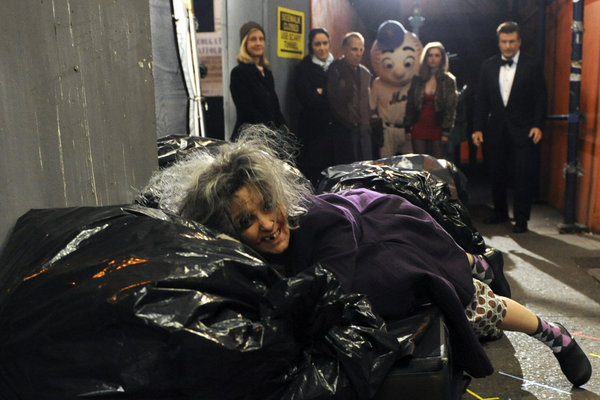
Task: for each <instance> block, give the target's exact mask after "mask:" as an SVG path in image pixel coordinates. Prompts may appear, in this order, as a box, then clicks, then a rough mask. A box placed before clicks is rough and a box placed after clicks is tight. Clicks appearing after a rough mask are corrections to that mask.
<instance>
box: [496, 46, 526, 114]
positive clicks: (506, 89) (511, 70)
mask: <svg viewBox="0 0 600 400" xmlns="http://www.w3.org/2000/svg"><path fill="white" fill-rule="evenodd" d="M520 54H521V52H520V51H519V52H518V53H517V54H516V55H515V56H514V57H513V58H512V60H513V63H512V65H511V66H509V65H508V64H506V65H503V66H501V67H500V74H498V83H499V84H500V94H501V95H502V101H503V102H504V107H506V105H507V104H508V98H509V97H510V89H511V88H512V84H513V81H514V80H515V73H516V72H517V63H518V62H519V55H520ZM502 59H503V60H506V58H504V57H502Z"/></svg>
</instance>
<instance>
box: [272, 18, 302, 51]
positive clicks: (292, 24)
mask: <svg viewBox="0 0 600 400" xmlns="http://www.w3.org/2000/svg"><path fill="white" fill-rule="evenodd" d="M277 57H280V58H299V59H301V58H302V57H304V13H303V12H300V11H296V10H290V9H289V8H284V7H277Z"/></svg>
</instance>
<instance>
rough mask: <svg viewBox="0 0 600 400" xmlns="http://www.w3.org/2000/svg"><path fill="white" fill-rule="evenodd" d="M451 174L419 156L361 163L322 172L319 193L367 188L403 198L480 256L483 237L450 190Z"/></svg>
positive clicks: (446, 166)
mask: <svg viewBox="0 0 600 400" xmlns="http://www.w3.org/2000/svg"><path fill="white" fill-rule="evenodd" d="M453 171H454V169H453V168H452V166H451V163H450V162H447V161H446V162H444V163H440V162H438V160H437V159H435V158H434V157H431V156H428V155H421V154H408V155H402V156H396V157H390V158H385V159H381V160H375V161H361V162H356V163H352V164H344V165H336V166H333V167H330V168H328V169H326V170H325V171H323V173H322V174H323V178H322V179H321V181H320V182H319V186H318V192H319V193H324V192H333V193H341V192H344V191H346V190H349V189H357V188H366V189H371V190H374V191H376V192H380V193H390V194H396V195H399V196H402V197H404V198H405V199H407V200H409V201H410V202H411V203H413V204H415V205H417V206H419V207H421V208H423V209H424V210H425V211H427V212H428V213H429V214H431V216H432V217H433V218H434V219H435V220H436V221H437V222H438V223H439V224H440V225H441V226H442V227H443V228H444V229H445V230H446V231H447V232H448V233H449V234H450V235H451V236H452V237H453V238H454V240H455V241H456V243H458V244H459V245H460V246H461V247H462V248H463V249H465V251H467V252H469V253H475V254H482V253H483V252H484V251H485V247H486V245H485V241H484V239H483V236H482V235H481V233H480V232H479V231H477V230H476V229H475V228H474V227H473V224H472V222H471V217H470V215H469V212H468V210H467V208H466V207H465V205H464V204H463V203H462V201H461V200H459V199H458V198H457V195H453V192H452V191H451V189H450V188H454V189H453V190H457V189H456V183H455V179H454V177H453ZM459 187H462V183H461V185H459Z"/></svg>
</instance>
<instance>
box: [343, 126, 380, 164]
mask: <svg viewBox="0 0 600 400" xmlns="http://www.w3.org/2000/svg"><path fill="white" fill-rule="evenodd" d="M334 131H335V135H334V138H335V143H334V146H335V149H334V159H335V163H336V164H350V163H353V162H355V161H364V160H372V159H373V150H372V143H371V131H370V128H369V127H363V128H362V129H361V128H360V127H354V128H346V127H344V126H342V125H340V124H338V123H336V124H335V128H334Z"/></svg>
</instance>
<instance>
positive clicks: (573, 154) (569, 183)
mask: <svg viewBox="0 0 600 400" xmlns="http://www.w3.org/2000/svg"><path fill="white" fill-rule="evenodd" d="M583 3H584V0H573V22H572V25H571V30H572V36H571V74H570V77H569V127H568V134H567V163H566V164H565V167H564V172H565V179H566V185H565V215H564V223H563V224H561V225H560V226H559V232H560V233H573V232H579V231H582V230H587V229H586V228H585V226H583V225H581V224H578V223H576V222H575V209H576V206H577V177H578V176H579V175H582V174H583V171H582V170H581V167H580V165H579V161H578V159H577V153H578V149H577V147H578V146H577V144H578V141H579V122H580V121H581V120H582V114H581V111H580V108H579V99H580V93H581V65H582V63H581V59H582V44H583V8H584V7H583V6H584V4H583Z"/></svg>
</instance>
